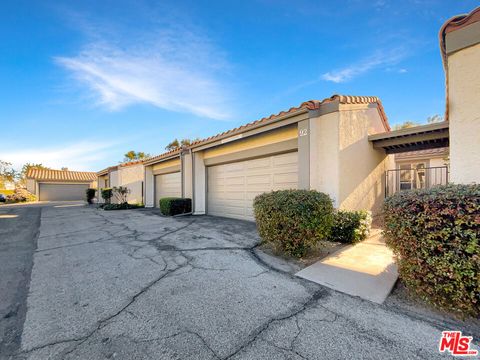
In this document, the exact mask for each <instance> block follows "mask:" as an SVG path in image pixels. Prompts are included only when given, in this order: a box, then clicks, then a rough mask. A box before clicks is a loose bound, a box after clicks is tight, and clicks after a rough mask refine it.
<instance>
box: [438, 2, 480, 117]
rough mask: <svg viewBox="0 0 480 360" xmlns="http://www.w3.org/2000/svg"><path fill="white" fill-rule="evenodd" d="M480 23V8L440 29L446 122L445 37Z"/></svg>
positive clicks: (449, 20)
mask: <svg viewBox="0 0 480 360" xmlns="http://www.w3.org/2000/svg"><path fill="white" fill-rule="evenodd" d="M477 21H480V6H479V7H477V8H475V9H473V10H472V11H471V12H470V13H468V14H462V15H456V16H454V17H452V18H450V19H448V20H447V21H446V22H445V23H444V24H443V25H442V27H441V28H440V32H439V34H438V37H439V42H440V53H441V56H442V63H443V69H444V70H445V120H446V121H448V113H449V104H448V102H449V97H448V66H447V51H446V44H445V37H446V36H447V34H448V33H450V32H452V31H455V30H459V29H461V28H463V27H465V26H467V25H470V24H473V23H475V22H477Z"/></svg>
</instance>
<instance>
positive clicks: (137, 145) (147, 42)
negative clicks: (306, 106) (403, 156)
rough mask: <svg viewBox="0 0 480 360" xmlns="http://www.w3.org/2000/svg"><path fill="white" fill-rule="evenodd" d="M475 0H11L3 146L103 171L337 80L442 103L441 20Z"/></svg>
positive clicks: (3, 8)
mask: <svg viewBox="0 0 480 360" xmlns="http://www.w3.org/2000/svg"><path fill="white" fill-rule="evenodd" d="M477 5H478V3H477V2H475V1H466V0H465V1H446V0H443V1H441V0H426V1H421V0H403V1H388V0H378V1H375V0H373V1H360V0H346V1H337V2H332V1H307V0H298V1H287V0H276V1H274V0H258V1H248V0H247V1H245V0H244V1H214V0H211V1H185V0H176V1H138V0H136V1H119V0H116V1H48V0H46V1H43V0H42V1H40V0H38V1H21V0H19V1H13V0H11V1H10V0H7V1H2V3H1V5H0V41H1V44H2V46H1V47H0V124H1V129H2V137H1V139H0V159H1V160H4V161H10V162H12V163H13V164H14V165H15V166H16V167H19V166H21V164H23V163H25V162H41V163H43V164H44V165H47V166H50V167H53V168H60V167H62V166H66V167H69V168H70V169H71V170H92V171H97V170H100V169H102V168H104V167H106V166H109V165H114V164H116V163H118V162H119V161H121V160H122V158H123V154H124V153H125V152H127V151H128V150H136V151H144V152H147V153H150V154H152V155H155V154H159V153H162V152H164V147H165V145H166V144H167V143H168V142H169V141H170V140H172V139H173V138H176V137H177V138H196V137H199V138H203V137H207V136H210V135H214V134H216V133H218V132H221V131H224V130H227V129H231V128H233V127H236V126H238V125H241V124H244V123H247V122H250V121H253V120H256V119H258V118H261V117H264V116H268V115H270V114H271V113H277V112H279V111H282V110H286V109H288V108H290V107H291V106H297V105H299V104H300V103H301V102H303V101H306V100H310V99H323V98H326V97H329V96H331V95H332V94H335V93H340V94H347V95H368V96H372V95H373V96H378V97H379V98H380V99H381V100H382V102H383V104H384V107H385V110H386V113H387V116H388V117H389V121H390V123H391V124H395V123H400V122H404V121H415V122H425V121H426V118H427V117H428V116H431V115H434V114H441V115H443V111H444V74H443V69H442V64H441V58H440V53H439V47H438V31H439V29H440V26H441V25H442V24H443V22H444V21H445V20H447V19H448V18H450V17H451V16H453V15H456V14H461V13H465V12H469V11H470V10H472V9H473V8H474V7H475V6H477Z"/></svg>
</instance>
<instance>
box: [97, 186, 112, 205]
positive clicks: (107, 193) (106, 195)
mask: <svg viewBox="0 0 480 360" xmlns="http://www.w3.org/2000/svg"><path fill="white" fill-rule="evenodd" d="M100 193H101V195H102V199H103V200H105V203H106V204H110V199H111V198H112V196H113V189H112V188H103V189H101V190H100Z"/></svg>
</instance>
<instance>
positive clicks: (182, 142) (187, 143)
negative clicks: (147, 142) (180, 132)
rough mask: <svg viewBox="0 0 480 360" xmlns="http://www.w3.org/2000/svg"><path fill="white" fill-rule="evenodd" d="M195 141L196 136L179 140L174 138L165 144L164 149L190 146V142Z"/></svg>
mask: <svg viewBox="0 0 480 360" xmlns="http://www.w3.org/2000/svg"><path fill="white" fill-rule="evenodd" d="M195 141H198V138H196V139H193V140H191V139H182V140H180V141H178V139H174V140H173V141H172V142H170V143H169V144H168V145H167V146H165V150H167V151H172V150H176V149H178V148H180V147H184V146H190V145H192V143H194V142H195Z"/></svg>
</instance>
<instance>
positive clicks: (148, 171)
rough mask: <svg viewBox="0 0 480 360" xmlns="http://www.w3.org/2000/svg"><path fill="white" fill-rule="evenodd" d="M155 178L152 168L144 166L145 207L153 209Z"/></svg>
mask: <svg viewBox="0 0 480 360" xmlns="http://www.w3.org/2000/svg"><path fill="white" fill-rule="evenodd" d="M154 182H155V177H154V175H153V166H145V207H153V206H154V202H155V184H154Z"/></svg>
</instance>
